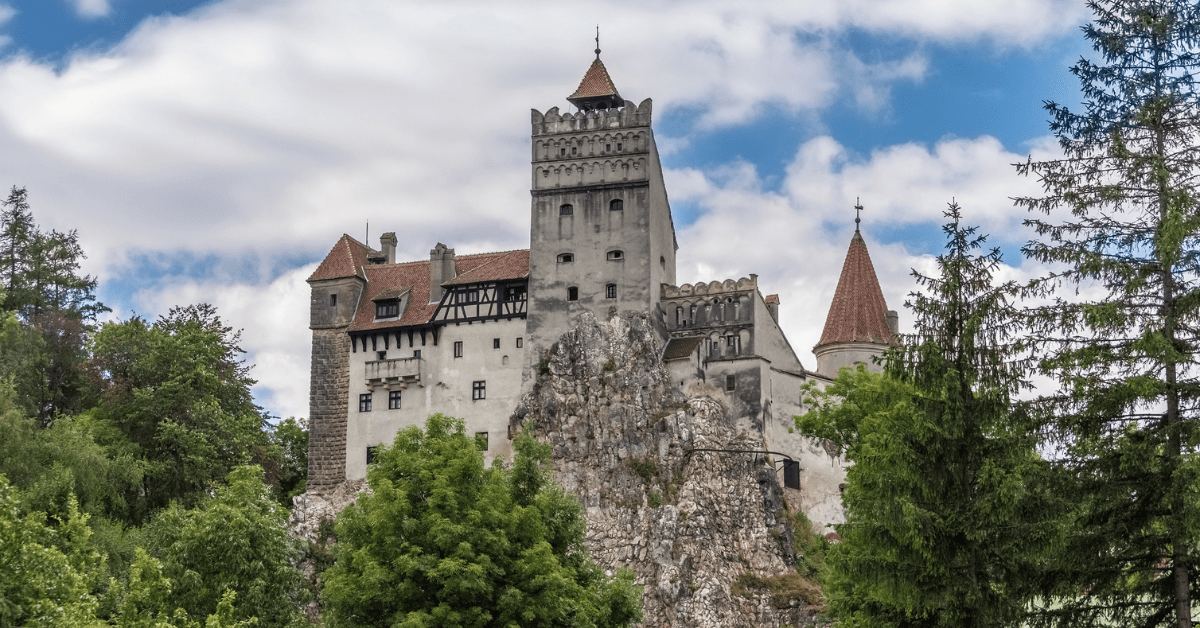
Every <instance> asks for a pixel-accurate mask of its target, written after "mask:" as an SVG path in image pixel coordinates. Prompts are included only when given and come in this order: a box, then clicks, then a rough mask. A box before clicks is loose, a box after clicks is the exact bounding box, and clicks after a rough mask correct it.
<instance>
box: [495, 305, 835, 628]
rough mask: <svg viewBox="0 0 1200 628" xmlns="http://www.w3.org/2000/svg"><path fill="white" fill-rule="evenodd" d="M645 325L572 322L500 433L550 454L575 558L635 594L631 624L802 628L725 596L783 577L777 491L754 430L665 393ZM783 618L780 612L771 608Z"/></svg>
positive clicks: (785, 556) (705, 401)
mask: <svg viewBox="0 0 1200 628" xmlns="http://www.w3.org/2000/svg"><path fill="white" fill-rule="evenodd" d="M661 351H662V346H661V343H660V342H659V340H658V336H657V334H655V333H654V331H653V329H652V328H651V325H650V323H649V321H648V319H647V317H646V316H645V315H644V314H631V313H625V314H622V315H620V316H611V317H609V319H608V320H607V321H598V320H597V319H596V318H595V317H594V316H593V315H592V314H590V313H584V314H583V315H582V316H581V317H580V318H579V321H578V324H577V325H575V326H574V327H573V328H572V329H571V330H570V331H568V332H567V333H566V334H564V335H563V336H562V337H561V338H560V339H559V341H558V342H556V343H555V344H554V345H552V347H551V348H550V350H549V351H548V354H547V355H546V357H545V359H543V360H542V361H541V363H540V364H539V365H537V367H536V368H537V369H538V373H537V376H536V380H535V382H534V384H533V388H532V390H531V391H530V392H529V393H527V394H526V395H525V396H524V397H523V398H522V400H521V403H520V405H519V406H518V407H517V409H516V412H515V413H514V415H513V418H512V422H511V425H510V429H512V430H514V433H515V430H519V429H522V428H525V429H532V430H534V433H535V435H536V436H537V437H538V438H539V439H540V440H543V441H545V442H549V443H551V444H552V445H553V458H554V466H555V470H556V472H557V479H558V481H559V482H560V483H562V484H563V486H564V487H565V488H566V489H567V490H568V491H569V492H571V493H573V494H575V495H576V496H577V497H578V498H579V500H580V503H581V504H583V506H584V508H585V511H586V516H587V524H588V532H587V540H586V543H587V546H588V550H589V551H590V553H591V555H592V557H593V558H594V559H595V560H596V561H597V563H599V564H600V565H601V566H603V567H604V568H605V569H606V570H609V571H612V570H615V569H617V568H620V567H627V568H630V569H633V570H634V571H635V572H636V573H637V575H638V583H639V584H641V585H642V586H644V587H645V596H644V598H643V601H644V613H645V617H644V621H643V626H647V627H650V626H654V627H658V626H675V627H681V626H694V627H705V628H707V627H717V626H721V627H740V626H746V627H750V626H754V627H761V626H785V625H790V626H800V625H804V624H806V623H810V622H813V621H815V615H816V610H815V608H814V607H812V606H809V605H807V604H806V603H804V602H792V603H782V604H781V603H780V601H779V599H778V598H776V599H775V600H774V601H772V598H771V596H769V595H767V594H765V593H764V594H761V595H757V596H754V595H751V596H749V597H746V596H745V593H744V592H743V595H735V594H733V593H732V589H734V588H735V583H736V582H737V581H738V578H739V576H741V575H742V574H744V573H749V574H752V575H755V576H758V577H772V576H779V575H784V574H791V573H794V571H793V568H792V562H793V561H794V559H795V557H794V556H793V554H792V550H791V532H790V530H789V529H788V527H787V525H786V522H785V520H784V517H783V515H784V512H785V508H786V507H785V504H784V499H783V493H782V489H781V488H780V485H779V483H778V480H777V477H776V474H775V472H774V469H773V467H772V466H771V464H770V462H769V461H768V460H767V459H766V458H765V457H764V456H754V455H748V454H724V453H712V452H691V453H689V452H690V450H692V449H697V448H699V449H704V448H711V449H744V450H761V449H763V440H762V436H761V434H760V433H759V432H758V430H756V429H754V428H753V427H752V426H751V425H749V424H746V422H744V421H743V422H741V423H739V422H738V421H736V420H732V419H730V418H728V416H727V413H726V410H725V408H724V407H722V405H721V403H720V402H718V401H716V400H714V399H711V398H708V397H694V398H687V397H685V396H684V394H683V393H681V392H679V390H678V388H677V387H676V386H674V385H673V382H671V381H670V376H669V373H668V371H667V369H666V368H665V367H664V366H663V364H662V361H661V359H660V354H661ZM780 606H782V607H783V608H779V607H780Z"/></svg>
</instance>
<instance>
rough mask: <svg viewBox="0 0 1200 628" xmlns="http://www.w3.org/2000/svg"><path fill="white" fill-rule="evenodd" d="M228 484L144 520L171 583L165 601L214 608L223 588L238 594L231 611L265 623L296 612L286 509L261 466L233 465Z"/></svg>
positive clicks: (193, 612) (298, 593)
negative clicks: (189, 506)
mask: <svg viewBox="0 0 1200 628" xmlns="http://www.w3.org/2000/svg"><path fill="white" fill-rule="evenodd" d="M227 479H228V485H226V486H222V487H219V488H218V489H217V491H216V496H215V497H213V498H211V499H206V500H204V501H203V502H202V503H201V504H200V505H199V506H198V507H197V508H194V509H192V510H184V509H183V508H182V507H180V506H179V505H177V504H176V505H172V506H171V507H170V508H168V509H167V510H165V511H163V512H162V513H161V514H160V515H159V516H158V517H156V518H155V519H154V521H153V522H152V523H151V524H150V526H149V527H148V535H149V536H150V543H151V549H152V553H153V554H154V556H155V557H157V558H158V559H159V560H161V562H162V567H163V570H162V572H163V574H164V576H165V577H166V578H168V579H169V580H170V581H171V582H172V583H173V584H174V586H173V589H172V591H171V592H170V593H169V595H167V598H166V599H167V600H168V602H169V606H173V607H179V608H182V609H183V610H184V611H186V612H187V614H188V615H189V616H192V617H205V616H208V615H211V614H214V613H216V614H218V615H220V614H221V611H220V608H219V607H220V605H221V603H222V599H223V596H224V595H225V594H226V592H227V591H229V592H235V593H236V594H237V596H238V600H240V603H239V605H238V606H239V609H238V612H237V613H236V617H238V618H239V619H250V618H252V617H258V618H259V620H260V621H262V622H263V623H264V624H265V625H269V626H285V625H288V624H290V623H293V622H297V621H299V620H300V612H299V605H300V603H301V602H302V601H304V599H305V590H304V588H303V577H302V576H301V574H300V572H299V571H298V570H297V569H296V568H295V567H294V566H293V564H292V563H293V561H294V560H296V559H297V558H298V557H299V554H300V551H299V548H298V547H297V545H296V543H295V541H294V540H293V539H292V538H291V537H289V536H288V534H287V511H286V510H285V509H283V508H282V507H280V506H279V504H278V503H276V501H275V500H274V499H273V498H272V496H271V492H270V489H269V488H268V487H267V486H266V484H265V483H264V482H263V474H262V470H261V469H259V468H258V467H253V466H242V467H237V468H235V469H234V470H233V471H231V472H230V473H229V477H228V478H227Z"/></svg>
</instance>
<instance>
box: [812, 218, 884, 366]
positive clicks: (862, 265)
mask: <svg viewBox="0 0 1200 628" xmlns="http://www.w3.org/2000/svg"><path fill="white" fill-rule="evenodd" d="M887 311H888V310H887V304H886V303H885V302H884V300H883V291H882V290H880V288H879V279H878V278H877V277H876V276H875V267H874V266H873V265H872V264H871V255H870V254H869V253H867V243H866V242H864V241H863V238H862V235H861V234H860V233H859V232H858V230H855V231H854V237H852V238H850V250H849V251H847V252H846V262H845V263H844V264H843V265H842V276H841V277H840V278H838V285H837V290H836V291H835V292H834V294H833V303H832V304H830V306H829V316H828V317H827V318H826V319H825V330H824V331H823V332H821V341H820V342H818V343H817V346H816V347H814V349H815V348H819V347H823V346H825V345H829V344H836V343H843V342H869V343H875V344H881V345H887V344H891V342H892V332H891V330H889V329H888V324H887Z"/></svg>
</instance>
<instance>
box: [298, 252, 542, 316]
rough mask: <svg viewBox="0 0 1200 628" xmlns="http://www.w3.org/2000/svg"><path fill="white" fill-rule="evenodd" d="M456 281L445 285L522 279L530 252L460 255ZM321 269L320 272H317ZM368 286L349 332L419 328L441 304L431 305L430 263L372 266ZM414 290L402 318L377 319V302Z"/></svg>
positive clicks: (370, 266) (455, 261)
mask: <svg viewBox="0 0 1200 628" xmlns="http://www.w3.org/2000/svg"><path fill="white" fill-rule="evenodd" d="M454 267H455V272H456V273H457V274H458V276H457V277H455V278H454V279H452V280H450V281H448V282H444V283H443V285H456V284H465V283H473V282H476V281H497V280H500V279H521V278H524V277H526V276H528V275H529V251H528V250H527V249H522V250H519V251H503V252H500V253H477V254H475V255H458V256H456V257H455V259H454ZM318 270H320V269H318ZM364 272H365V273H366V278H367V287H366V290H365V291H364V292H363V297H362V299H361V300H360V301H359V305H358V312H356V313H355V315H354V321H353V322H352V323H350V331H362V330H367V329H382V328H385V327H402V326H405V325H420V324H422V323H427V322H429V319H431V318H433V313H434V312H435V311H437V306H438V304H437V303H436V302H434V303H430V302H429V260H421V261H419V262H405V263H402V264H371V265H368V266H365V267H364ZM408 289H411V291H412V292H411V293H410V294H409V297H408V301H407V302H406V303H405V306H404V312H403V314H401V316H400V318H399V319H392V320H386V321H376V320H375V304H374V303H373V300H374V299H378V298H379V297H381V296H385V295H389V294H396V293H398V292H399V293H402V292H403V291H404V290H408Z"/></svg>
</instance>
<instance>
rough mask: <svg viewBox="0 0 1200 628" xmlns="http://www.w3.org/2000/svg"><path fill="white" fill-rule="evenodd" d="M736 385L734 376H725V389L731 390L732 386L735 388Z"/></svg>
mask: <svg viewBox="0 0 1200 628" xmlns="http://www.w3.org/2000/svg"><path fill="white" fill-rule="evenodd" d="M736 385H737V379H736V377H735V376H733V375H726V376H725V390H733V389H734V388H736Z"/></svg>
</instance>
